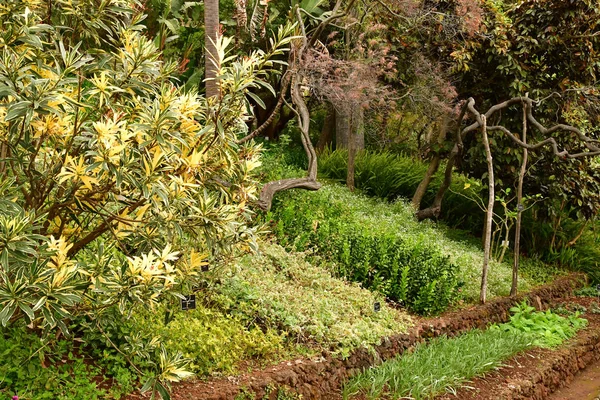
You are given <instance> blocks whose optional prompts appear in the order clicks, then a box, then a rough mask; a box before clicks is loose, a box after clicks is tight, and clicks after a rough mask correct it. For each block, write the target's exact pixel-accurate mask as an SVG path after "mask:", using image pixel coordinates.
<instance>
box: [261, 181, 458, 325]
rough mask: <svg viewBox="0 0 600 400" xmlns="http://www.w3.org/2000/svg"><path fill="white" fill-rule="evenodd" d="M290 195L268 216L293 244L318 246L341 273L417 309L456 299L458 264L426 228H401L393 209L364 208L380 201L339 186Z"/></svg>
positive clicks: (430, 308) (437, 308)
mask: <svg viewBox="0 0 600 400" xmlns="http://www.w3.org/2000/svg"><path fill="white" fill-rule="evenodd" d="M286 197H287V198H286V199H285V200H284V201H278V202H277V204H276V205H275V207H274V211H273V213H271V214H270V215H268V216H267V217H268V218H270V219H271V218H272V219H275V220H277V221H278V223H277V225H276V226H275V232H276V234H277V236H278V237H279V239H280V241H281V243H283V244H284V245H287V246H288V248H293V249H295V250H297V251H304V250H307V249H310V248H312V247H315V248H316V249H317V252H318V253H319V254H322V255H323V256H325V257H326V258H327V259H329V260H331V261H333V262H335V271H336V273H337V274H339V275H341V276H344V277H346V278H347V279H350V280H352V281H354V282H360V283H361V284H362V285H363V287H366V288H369V289H373V290H377V291H379V292H381V293H383V294H384V295H386V296H387V297H389V298H390V299H391V300H394V301H399V302H402V303H404V305H405V306H406V307H407V308H409V309H410V310H411V311H413V312H417V313H421V314H431V313H437V312H440V311H443V310H444V309H445V308H446V307H447V306H448V305H449V304H450V303H452V301H453V300H455V299H456V298H457V295H458V289H459V287H460V286H461V283H460V282H459V279H458V277H457V274H456V272H457V267H456V265H455V264H453V263H452V262H450V260H449V258H448V257H447V256H445V255H444V254H443V253H442V252H440V251H439V249H437V248H436V247H435V246H434V245H432V244H431V243H430V242H429V240H427V238H426V237H425V235H424V234H423V232H416V233H415V232H410V231H406V230H405V229H403V228H402V227H400V226H399V224H398V222H397V221H396V220H395V218H394V217H395V216H396V215H394V214H393V213H390V210H383V211H384V212H383V213H382V212H375V213H374V212H373V211H375V210H373V209H370V210H369V211H365V210H364V209H363V208H367V209H369V208H370V206H374V205H375V204H376V203H374V202H373V201H372V200H370V199H367V198H365V197H358V196H355V195H352V194H350V193H349V192H347V190H346V189H345V188H342V187H340V186H335V185H333V186H325V187H323V188H322V189H321V190H319V191H317V192H314V193H308V192H297V193H293V194H290V195H288V196H286ZM290 197H292V198H290ZM282 198H283V196H281V197H280V199H282ZM386 214H387V215H386ZM411 218H412V217H411Z"/></svg>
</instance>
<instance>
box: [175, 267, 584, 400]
mask: <svg viewBox="0 0 600 400" xmlns="http://www.w3.org/2000/svg"><path fill="white" fill-rule="evenodd" d="M584 283H585V276H584V275H581V274H572V275H569V276H565V277H562V278H559V279H557V280H556V281H554V282H553V283H551V284H549V285H546V286H542V287H540V288H537V289H534V290H532V291H531V292H529V293H525V294H521V295H519V296H517V297H514V298H497V299H493V300H491V301H490V302H488V303H487V304H485V305H478V306H473V307H471V308H468V309H463V310H459V311H454V312H449V313H446V314H444V315H442V316H440V317H437V318H433V319H428V320H424V321H422V322H420V323H418V324H417V325H416V326H414V327H413V328H411V329H410V331H409V332H408V333H406V334H399V335H394V336H392V337H389V338H384V339H383V340H382V343H381V344H380V345H379V346H376V347H375V348H374V349H372V350H367V349H357V350H355V351H354V352H353V353H352V354H351V355H350V357H348V358H347V359H345V360H341V359H339V358H335V357H332V356H331V355H329V354H323V356H322V357H320V358H319V359H298V360H294V361H289V362H284V363H281V364H278V365H276V366H274V367H270V368H267V369H265V370H262V371H256V372H254V373H252V374H249V375H247V376H241V377H237V378H229V379H228V380H224V381H222V382H213V383H211V382H207V383H203V384H201V385H202V386H204V387H203V388H202V390H201V391H200V392H202V393H203V395H202V397H193V398H196V399H203V400H233V399H235V398H236V396H237V395H239V394H240V393H247V394H249V395H254V396H255V397H254V398H256V399H263V398H264V396H268V397H269V398H273V399H275V398H276V396H277V391H276V390H275V391H274V390H273V388H276V387H286V388H289V389H291V390H292V391H293V392H295V393H298V394H300V395H302V396H303V398H305V399H331V398H332V396H334V393H336V392H339V389H340V388H341V387H342V385H343V383H344V382H345V381H346V380H347V379H348V378H349V377H351V376H353V375H355V374H357V373H358V372H360V371H361V370H363V369H364V368H367V367H370V366H373V365H377V364H379V363H381V362H382V361H385V360H388V359H390V358H393V357H395V356H397V355H400V354H402V353H403V352H404V351H406V350H407V349H409V348H411V347H413V346H414V345H415V344H417V343H419V342H422V341H424V340H427V339H431V338H435V337H438V336H442V335H447V336H455V335H459V334H461V333H464V332H467V331H469V330H471V329H475V328H480V329H484V328H486V327H487V326H489V325H490V324H493V323H499V322H506V321H507V320H508V319H509V315H510V312H509V310H510V308H511V307H513V306H514V305H516V304H517V303H519V302H521V301H523V300H525V299H527V300H529V302H530V303H531V304H533V305H535V306H536V307H537V308H538V309H546V308H547V307H548V306H549V305H550V304H552V303H555V302H556V301H558V300H560V299H563V298H567V297H569V296H571V295H572V294H573V291H574V290H575V289H577V288H579V287H582V286H583V284H584ZM233 379H234V380H233ZM177 392H178V390H177V388H175V393H174V396H173V398H174V399H180V398H181V399H183V398H186V399H187V400H191V399H193V398H192V397H189V396H188V397H180V396H178V393H177ZM197 393H198V392H197Z"/></svg>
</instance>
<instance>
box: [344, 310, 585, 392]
mask: <svg viewBox="0 0 600 400" xmlns="http://www.w3.org/2000/svg"><path fill="white" fill-rule="evenodd" d="M510 310H511V312H512V316H511V318H510V321H509V322H507V323H505V324H499V325H492V326H491V327H490V328H489V329H488V330H485V331H481V330H473V331H471V332H469V333H466V334H464V335H461V336H459V337H456V338H448V337H440V338H436V339H433V340H431V341H430V342H428V343H422V344H419V345H418V346H417V347H416V348H415V349H414V351H412V352H411V353H408V354H404V355H402V356H399V357H396V358H395V359H393V360H390V361H386V362H384V363H383V364H382V365H380V366H377V367H373V368H371V369H368V370H366V371H364V372H363V373H361V374H359V375H357V376H356V377H354V378H352V379H350V380H349V381H348V383H347V384H346V385H345V386H344V389H343V396H344V398H345V399H347V398H351V397H352V396H354V395H359V394H360V395H361V396H365V397H366V398H368V399H377V398H381V396H384V397H385V398H392V399H401V398H406V397H410V398H412V399H415V400H418V399H429V398H432V397H434V396H435V395H436V394H440V393H443V392H453V391H454V390H455V389H456V388H457V387H458V386H460V385H461V384H464V383H465V382H467V381H468V380H469V379H471V378H473V377H475V376H478V375H482V374H484V373H486V372H488V371H491V370H493V369H497V368H499V367H501V366H502V362H503V361H504V360H506V359H508V358H510V357H511V356H513V355H515V354H517V353H519V352H521V351H523V350H526V349H528V348H530V347H556V346H558V345H560V344H561V343H563V342H564V341H565V340H567V339H569V338H571V337H573V336H574V335H575V333H577V331H578V330H579V329H581V328H583V327H585V326H586V325H587V320H585V319H583V318H580V314H579V313H577V312H576V313H574V314H572V315H569V316H567V317H562V316H560V315H558V314H557V313H555V312H553V311H551V310H547V311H545V312H537V311H535V309H534V308H533V307H531V306H529V305H528V304H527V303H525V302H523V303H521V304H519V305H518V306H516V307H513V308H511V309H510Z"/></svg>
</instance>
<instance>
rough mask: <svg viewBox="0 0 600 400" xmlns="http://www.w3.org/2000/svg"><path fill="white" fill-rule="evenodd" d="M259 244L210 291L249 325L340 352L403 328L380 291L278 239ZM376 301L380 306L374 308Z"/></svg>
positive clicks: (404, 322) (213, 301)
mask: <svg viewBox="0 0 600 400" xmlns="http://www.w3.org/2000/svg"><path fill="white" fill-rule="evenodd" d="M260 247H261V254H256V255H247V256H245V257H242V258H241V259H239V260H237V261H236V262H234V263H232V264H230V265H229V267H228V268H227V269H225V270H223V271H222V272H221V276H220V277H219V280H220V284H218V285H217V286H216V287H215V288H214V289H212V290H211V292H212V294H210V295H209V296H210V299H209V301H210V302H211V304H212V305H216V306H217V307H219V308H220V309H222V310H223V311H224V312H226V313H228V314H230V315H233V316H234V317H235V318H239V319H240V320H242V321H244V323H246V324H248V325H257V326H259V327H260V328H262V329H273V328H274V329H277V330H279V331H281V332H286V333H287V334H288V335H289V337H290V339H291V340H296V341H300V342H302V343H311V344H316V345H317V346H319V347H324V348H327V349H328V350H331V351H333V352H335V353H339V354H341V355H342V356H347V355H348V354H349V353H350V351H351V350H352V349H354V348H356V347H368V346H370V345H373V344H378V343H379V341H380V340H381V338H382V337H384V336H390V335H392V334H394V333H399V332H403V331H405V330H406V327H407V325H408V324H409V323H410V319H409V318H408V316H406V315H404V314H402V313H401V312H399V311H398V310H394V309H392V308H391V307H389V306H388V305H387V304H385V302H384V301H383V298H382V297H381V296H378V295H376V294H374V293H371V292H369V291H368V290H365V289H362V288H360V287H359V286H358V285H356V284H348V283H346V282H343V281H341V280H339V279H336V278H334V277H332V276H331V274H330V273H329V272H328V271H327V270H325V269H324V268H322V267H320V266H317V265H312V264H311V263H308V262H307V261H306V260H305V259H304V256H303V255H302V254H299V253H288V252H286V251H285V249H284V248H282V247H281V246H279V245H276V244H269V243H261V246H260ZM319 264H320V263H319ZM376 302H379V303H380V305H381V309H380V311H375V310H374V304H375V303H376Z"/></svg>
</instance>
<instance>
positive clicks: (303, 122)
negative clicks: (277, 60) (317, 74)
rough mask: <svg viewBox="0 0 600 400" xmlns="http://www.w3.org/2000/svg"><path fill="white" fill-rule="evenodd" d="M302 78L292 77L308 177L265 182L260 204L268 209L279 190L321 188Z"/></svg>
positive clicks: (292, 90) (293, 99)
mask: <svg viewBox="0 0 600 400" xmlns="http://www.w3.org/2000/svg"><path fill="white" fill-rule="evenodd" d="M301 80H302V78H301V76H300V75H299V74H298V75H297V76H295V77H294V78H293V79H292V87H291V92H292V101H293V103H294V105H296V107H297V108H298V114H297V117H298V127H299V128H300V139H301V140H302V146H303V147H304V151H305V152H306V155H307V157H308V173H307V177H306V178H289V179H282V180H278V181H273V182H269V183H267V184H265V185H264V186H263V188H262V190H261V192H260V199H259V201H258V206H259V207H260V208H261V209H263V210H265V211H268V210H270V209H271V205H272V204H273V196H275V194H276V193H277V192H281V191H283V190H288V189H294V188H298V189H306V190H319V189H320V188H321V184H320V183H319V182H317V154H316V152H315V149H314V147H313V145H312V142H311V140H310V134H309V128H310V113H309V111H308V107H307V106H306V103H305V102H304V98H303V97H302V92H301V89H300V87H299V84H298V81H301Z"/></svg>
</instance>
